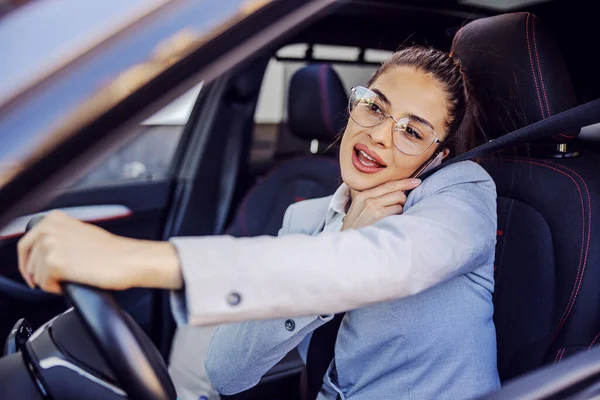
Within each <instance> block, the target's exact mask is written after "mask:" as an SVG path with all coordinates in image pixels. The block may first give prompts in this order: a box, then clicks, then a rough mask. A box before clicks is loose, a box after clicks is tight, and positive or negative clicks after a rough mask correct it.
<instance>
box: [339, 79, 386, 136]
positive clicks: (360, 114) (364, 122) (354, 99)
mask: <svg viewBox="0 0 600 400" xmlns="http://www.w3.org/2000/svg"><path fill="white" fill-rule="evenodd" d="M348 108H349V112H350V118H352V120H353V121H354V122H356V123H357V124H358V125H360V126H363V127H366V128H368V127H371V126H375V125H377V124H378V123H380V122H381V121H383V119H384V118H385V107H384V105H383V102H382V100H381V99H380V98H379V96H377V94H375V93H374V92H372V91H370V90H369V89H367V88H364V87H362V86H358V87H356V88H354V90H352V94H351V96H350V103H349V106H348Z"/></svg>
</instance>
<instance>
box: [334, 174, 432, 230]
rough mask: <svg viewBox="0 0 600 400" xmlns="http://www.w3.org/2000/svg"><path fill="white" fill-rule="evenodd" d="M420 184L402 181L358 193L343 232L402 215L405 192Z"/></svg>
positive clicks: (346, 218)
mask: <svg viewBox="0 0 600 400" xmlns="http://www.w3.org/2000/svg"><path fill="white" fill-rule="evenodd" d="M420 184H421V180H420V179H402V180H399V181H391V182H386V183H384V184H382V185H379V186H376V187H374V188H372V189H368V190H364V191H362V192H359V193H357V194H356V195H355V196H354V198H353V199H352V203H351V204H350V209H349V210H348V213H347V214H346V217H345V218H344V224H343V225H342V230H346V229H358V228H362V227H365V226H368V225H372V224H374V223H375V222H377V221H379V220H380V219H382V218H385V217H387V216H390V215H397V214H402V211H403V210H404V203H406V193H405V191H407V190H411V189H414V188H416V187H417V186H419V185H420Z"/></svg>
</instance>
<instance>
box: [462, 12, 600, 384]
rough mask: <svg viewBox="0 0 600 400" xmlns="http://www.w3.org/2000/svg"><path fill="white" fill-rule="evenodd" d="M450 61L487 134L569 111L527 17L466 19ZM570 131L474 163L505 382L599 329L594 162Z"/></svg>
mask: <svg viewBox="0 0 600 400" xmlns="http://www.w3.org/2000/svg"><path fill="white" fill-rule="evenodd" d="M452 55H453V57H455V58H457V59H458V60H460V62H461V63H462V65H463V67H464V69H465V73H466V75H467V77H468V79H469V81H470V83H471V85H472V86H473V93H474V95H475V98H476V100H477V101H478V102H479V103H480V106H481V110H480V111H481V114H482V117H483V118H482V126H483V128H484V130H485V134H486V135H487V136H488V138H491V139H493V138H496V137H499V136H501V135H503V134H506V133H508V132H510V131H512V130H514V129H517V128H520V127H523V126H525V125H527V124H531V123H533V122H536V121H539V120H541V119H543V118H547V117H549V116H552V115H554V114H556V113H559V112H561V111H564V110H566V109H568V108H571V107H573V106H575V105H576V100H575V94H574V90H573V87H572V84H571V80H570V77H569V75H568V72H567V68H566V65H565V61H564V60H563V58H562V56H561V54H560V51H559V48H558V45H557V44H556V42H555V41H554V40H553V38H552V37H551V36H550V34H549V33H548V32H547V31H545V30H544V27H543V25H542V23H541V21H540V20H539V19H538V18H537V17H536V16H535V15H532V14H529V13H513V14H505V15H500V16H495V17H490V18H483V19H479V20H476V21H473V22H471V23H469V24H467V25H465V26H464V27H463V28H462V29H461V30H460V31H459V32H458V33H457V34H456V37H455V40H454V43H453V47H452ZM577 134H578V132H562V133H561V134H559V135H555V136H553V137H552V138H550V139H548V140H546V141H543V142H540V143H534V144H530V145H529V147H528V149H527V152H529V154H530V155H529V156H528V157H517V156H510V157H509V156H507V155H505V156H503V157H495V158H490V159H486V160H483V161H482V162H481V164H482V165H483V167H484V168H486V170H487V171H488V172H489V173H490V175H491V176H492V177H493V178H494V181H495V182H496V187H497V192H498V237H497V238H498V241H497V246H496V262H495V264H496V265H495V268H496V293H495V300H494V301H495V315H494V321H495V324H496V331H497V339H498V368H499V372H500V377H501V379H503V380H505V379H508V378H511V377H514V376H516V375H519V374H521V373H524V372H526V371H529V370H531V369H533V368H536V367H538V366H540V365H542V364H544V363H553V362H558V361H560V360H561V359H562V358H563V357H565V356H566V355H568V354H571V353H574V352H577V351H579V350H581V349H585V348H588V347H589V346H591V345H592V344H594V341H595V340H597V339H595V338H596V337H597V335H598V332H599V331H600V291H599V290H598V287H600V286H599V285H600V249H595V248H594V246H592V245H591V238H592V232H593V231H594V230H595V229H597V228H596V227H597V226H598V223H599V222H598V218H597V217H596V216H597V215H598V211H596V210H597V193H600V175H598V174H597V173H596V169H597V165H598V163H599V162H600V160H599V159H598V157H597V156H595V155H592V154H583V153H582V154H578V152H576V151H575V150H574V148H575V146H576V145H577V143H576V139H577ZM531 154H535V155H536V156H531ZM593 210H594V212H592V211H593Z"/></svg>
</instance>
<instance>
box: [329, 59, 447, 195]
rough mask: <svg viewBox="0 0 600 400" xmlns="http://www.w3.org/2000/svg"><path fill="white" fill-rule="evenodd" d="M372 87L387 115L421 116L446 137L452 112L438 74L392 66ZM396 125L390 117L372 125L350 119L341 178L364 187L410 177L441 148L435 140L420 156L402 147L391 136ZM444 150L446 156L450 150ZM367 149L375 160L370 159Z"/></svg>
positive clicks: (343, 145) (354, 186) (360, 188)
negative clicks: (401, 148) (400, 148)
mask: <svg viewBox="0 0 600 400" xmlns="http://www.w3.org/2000/svg"><path fill="white" fill-rule="evenodd" d="M369 89H370V90H371V91H372V92H374V93H376V94H377V95H378V97H379V99H380V100H381V102H382V103H383V107H385V112H387V114H389V115H391V116H392V117H394V118H395V119H396V120H400V119H402V118H407V117H412V118H414V119H415V120H419V119H420V120H422V124H425V125H430V126H431V128H433V129H432V131H434V132H435V135H436V136H437V138H438V139H440V140H442V141H443V140H444V137H445V136H446V130H445V121H446V118H447V111H448V107H447V103H446V93H445V92H444V91H443V89H442V88H441V87H440V84H439V83H438V82H437V81H436V79H435V78H434V77H432V76H430V75H428V74H425V73H424V72H422V71H420V70H417V69H416V68H414V67H390V68H388V70H387V71H385V72H384V73H383V74H381V75H380V76H379V77H378V78H377V80H376V81H375V82H374V83H373V84H372V85H371V86H370V87H369ZM369 110H370V108H369ZM353 115H354V114H353ZM415 117H416V118H415ZM395 125H396V123H395V122H394V121H393V120H392V119H391V118H387V117H386V118H384V119H383V121H382V122H381V123H379V124H378V125H375V126H373V127H370V128H365V127H363V126H361V125H358V124H357V123H356V122H355V121H354V120H353V119H352V118H349V119H348V125H347V126H346V130H345V132H344V136H343V138H342V143H341V146H340V166H341V171H342V179H343V180H344V182H345V183H346V184H347V185H348V186H349V187H350V189H353V190H354V191H359V192H360V191H363V190H367V189H371V188H374V187H376V186H379V185H381V184H383V183H385V182H389V181H393V180H400V179H404V178H408V177H410V176H411V175H412V174H413V173H414V172H415V171H416V170H417V168H419V167H420V166H421V165H422V164H423V163H424V162H425V161H427V160H428V159H429V158H430V157H431V156H432V155H433V153H434V152H435V150H436V148H437V145H436V144H435V143H434V144H432V145H431V146H429V148H427V150H425V151H424V152H423V153H422V154H419V155H408V154H405V153H403V152H401V151H400V150H399V149H398V148H397V147H396V146H395V145H394V140H393V139H392V132H393V129H394V126H395ZM411 133H412V132H411ZM444 152H445V153H444V156H446V155H447V154H448V150H444ZM365 153H366V154H367V155H368V156H369V157H370V158H371V159H368V158H365ZM373 159H375V160H377V161H378V162H377V163H375V162H374V161H373Z"/></svg>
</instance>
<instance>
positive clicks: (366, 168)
mask: <svg viewBox="0 0 600 400" xmlns="http://www.w3.org/2000/svg"><path fill="white" fill-rule="evenodd" d="M376 157H377V155H376V154H373V153H372V152H371V151H369V149H368V148H367V147H366V146H365V145H362V144H358V145H356V146H355V147H354V152H353V154H352V163H353V164H354V166H355V167H356V169H358V170H359V171H360V172H364V173H368V174H372V173H375V172H379V171H381V170H382V169H384V168H385V167H386V165H385V164H383V162H382V161H380V159H376ZM377 158H379V157H377Z"/></svg>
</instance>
